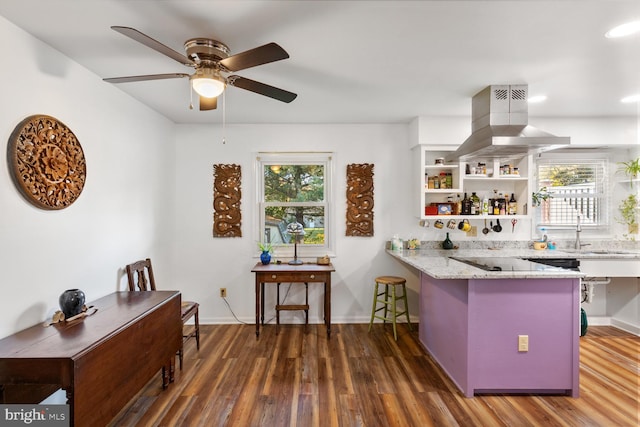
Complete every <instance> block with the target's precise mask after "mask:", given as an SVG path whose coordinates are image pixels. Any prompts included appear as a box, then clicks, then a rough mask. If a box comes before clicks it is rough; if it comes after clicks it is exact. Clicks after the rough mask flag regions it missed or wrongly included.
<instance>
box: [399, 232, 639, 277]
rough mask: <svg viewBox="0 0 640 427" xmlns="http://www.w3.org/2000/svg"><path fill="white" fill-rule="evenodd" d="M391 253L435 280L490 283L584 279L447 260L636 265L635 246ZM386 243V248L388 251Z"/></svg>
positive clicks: (431, 247)
mask: <svg viewBox="0 0 640 427" xmlns="http://www.w3.org/2000/svg"><path fill="white" fill-rule="evenodd" d="M406 243H407V242H404V245H405V249H403V250H400V251H392V250H390V249H387V253H388V254H390V255H391V256H393V257H395V258H397V259H398V260H400V261H402V262H404V263H405V264H408V265H410V266H412V267H415V268H417V269H418V270H420V271H422V272H424V273H426V274H428V275H429V276H431V277H434V278H436V279H490V278H567V277H584V276H585V275H584V274H582V273H580V272H577V271H572V270H565V269H553V270H541V271H486V270H482V269H480V268H476V267H473V266H471V265H468V264H465V263H463V262H460V261H456V260H454V259H451V257H459V258H474V257H492V258H494V257H495V258H498V257H506V258H525V259H526V258H575V259H580V260H609V259H615V260H629V261H638V262H640V245H639V244H638V242H615V241H614V242H611V241H608V242H597V241H593V242H591V243H590V244H589V246H586V247H585V248H583V249H581V250H575V249H568V248H567V247H568V246H569V245H571V244H572V243H573V242H571V241H569V242H562V243H561V246H560V248H562V249H560V248H559V249H554V250H550V249H545V250H534V249H530V248H529V242H505V241H502V242H501V241H496V242H491V243H490V242H482V243H480V242H465V243H461V245H465V247H461V248H459V249H452V250H444V249H436V248H437V247H439V246H440V244H441V242H421V245H422V249H415V250H409V249H406ZM389 245H390V242H389V243H388V246H387V247H390V246H389Z"/></svg>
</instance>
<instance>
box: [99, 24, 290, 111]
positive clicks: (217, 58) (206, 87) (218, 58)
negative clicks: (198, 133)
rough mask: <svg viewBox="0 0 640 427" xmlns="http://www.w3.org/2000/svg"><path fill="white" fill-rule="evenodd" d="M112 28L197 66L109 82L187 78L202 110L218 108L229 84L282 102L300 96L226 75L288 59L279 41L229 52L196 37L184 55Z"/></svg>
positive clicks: (131, 30)
mask: <svg viewBox="0 0 640 427" xmlns="http://www.w3.org/2000/svg"><path fill="white" fill-rule="evenodd" d="M111 28H112V29H113V30H115V31H117V32H119V33H121V34H124V35H125V36H127V37H130V38H132V39H133V40H135V41H137V42H139V43H142V44H143V45H145V46H147V47H150V48H151V49H154V50H156V51H158V52H160V53H162V54H163V55H166V56H168V57H169V58H171V59H173V60H175V61H178V62H179V63H181V64H182V65H186V66H187V67H193V68H195V73H193V74H186V73H167V74H146V75H142V76H128V77H113V78H106V79H103V80H104V81H105V82H109V83H129V82H139V81H145V80H162V79H176V78H184V77H188V78H189V80H190V81H191V85H192V87H193V90H195V91H196V93H197V94H198V95H199V97H200V110H214V109H216V108H217V105H218V101H217V97H218V96H219V95H220V94H221V93H222V92H224V90H225V88H226V86H227V85H231V86H235V87H239V88H241V89H245V90H248V91H251V92H254V93H257V94H259V95H264V96H268V97H269V98H273V99H277V100H278V101H282V102H287V103H289V102H291V101H293V100H294V99H296V97H297V96H298V95H296V94H295V93H293V92H289V91H286V90H284V89H279V88H277V87H273V86H270V85H267V84H264V83H260V82H257V81H255V80H251V79H247V78H245V77H241V76H237V75H227V76H225V74H229V73H232V72H236V71H240V70H244V69H246V68H251V67H255V66H258V65H262V64H268V63H270V62H275V61H280V60H282V59H287V58H288V57H289V54H288V53H287V52H286V51H285V50H284V49H283V48H282V47H280V46H279V45H278V44H276V43H268V44H265V45H263V46H259V47H256V48H254V49H250V50H247V51H245V52H240V53H238V54H235V55H230V50H229V48H228V47H227V46H226V45H225V44H224V43H222V42H219V41H217V40H212V39H207V38H193V39H189V40H187V41H186V42H185V43H184V49H185V51H186V53H187V55H186V56H185V55H183V54H181V53H179V52H177V51H175V50H173V49H171V48H170V47H168V46H165V45H164V44H162V43H160V42H159V41H157V40H155V39H153V38H151V37H149V36H147V35H146V34H144V33H141V32H140V31H138V30H136V29H134V28H131V27H120V26H113V27H111Z"/></svg>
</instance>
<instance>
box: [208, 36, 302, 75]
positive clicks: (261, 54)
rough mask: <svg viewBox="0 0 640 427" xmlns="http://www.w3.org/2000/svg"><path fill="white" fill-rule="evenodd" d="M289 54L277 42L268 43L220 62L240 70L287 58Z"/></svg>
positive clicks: (232, 68) (229, 67)
mask: <svg viewBox="0 0 640 427" xmlns="http://www.w3.org/2000/svg"><path fill="white" fill-rule="evenodd" d="M288 57H289V54H288V53H287V52H286V51H285V50H284V49H283V48H281V47H280V46H279V45H278V44H276V43H268V44H265V45H263V46H259V47H256V48H254V49H250V50H247V51H244V52H240V53H238V54H235V55H232V56H229V57H228V58H225V59H223V60H221V61H220V64H221V65H222V66H223V67H225V68H226V69H227V70H229V71H240V70H244V69H246V68H251V67H255V66H256V65H262V64H268V63H269V62H275V61H280V60H282V59H287V58H288Z"/></svg>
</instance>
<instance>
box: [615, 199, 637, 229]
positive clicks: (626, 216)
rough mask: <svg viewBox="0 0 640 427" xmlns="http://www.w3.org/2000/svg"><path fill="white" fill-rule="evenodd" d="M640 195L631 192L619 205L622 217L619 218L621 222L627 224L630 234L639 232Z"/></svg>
mask: <svg viewBox="0 0 640 427" xmlns="http://www.w3.org/2000/svg"><path fill="white" fill-rule="evenodd" d="M639 207H640V204H638V197H637V196H636V195H635V194H629V196H628V197H627V198H626V199H624V200H622V202H621V203H620V205H619V206H618V210H619V211H620V215H621V219H619V220H618V222H620V223H621V224H626V225H627V230H628V233H629V234H638V209H639Z"/></svg>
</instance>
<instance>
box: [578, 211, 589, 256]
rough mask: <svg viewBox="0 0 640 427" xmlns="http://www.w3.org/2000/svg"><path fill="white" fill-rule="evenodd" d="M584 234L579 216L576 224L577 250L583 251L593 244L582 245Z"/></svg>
mask: <svg viewBox="0 0 640 427" xmlns="http://www.w3.org/2000/svg"><path fill="white" fill-rule="evenodd" d="M581 232H582V226H581V225H580V214H578V221H577V224H576V244H575V248H576V249H582V247H583V246H589V245H590V244H591V243H580V233H581Z"/></svg>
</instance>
